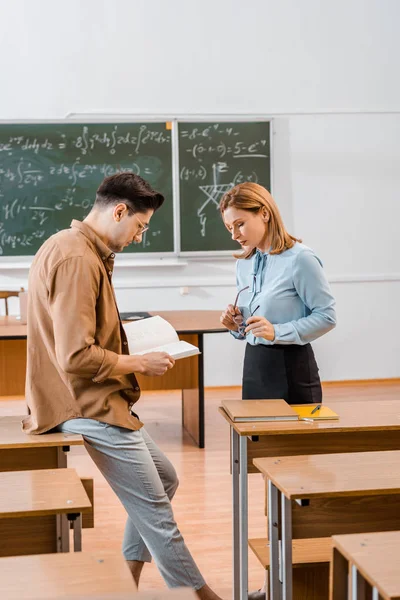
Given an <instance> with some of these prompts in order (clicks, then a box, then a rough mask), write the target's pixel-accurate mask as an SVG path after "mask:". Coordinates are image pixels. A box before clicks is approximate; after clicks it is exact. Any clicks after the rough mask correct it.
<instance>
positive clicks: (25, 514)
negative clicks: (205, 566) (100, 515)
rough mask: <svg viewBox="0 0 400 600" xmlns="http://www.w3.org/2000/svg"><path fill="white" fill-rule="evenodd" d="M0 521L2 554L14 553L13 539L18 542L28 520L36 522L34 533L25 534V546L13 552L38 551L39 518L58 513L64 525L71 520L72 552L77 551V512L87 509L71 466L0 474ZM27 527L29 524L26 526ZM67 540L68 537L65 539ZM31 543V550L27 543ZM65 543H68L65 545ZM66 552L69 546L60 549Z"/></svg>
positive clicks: (82, 488)
mask: <svg viewBox="0 0 400 600" xmlns="http://www.w3.org/2000/svg"><path fill="white" fill-rule="evenodd" d="M0 489H1V490H2V493H1V495H0V524H1V525H2V536H1V546H0V551H1V555H2V556H11V555H13V554H14V553H15V544H14V542H15V539H17V540H18V542H21V537H20V535H19V534H20V531H21V528H22V529H25V526H26V525H28V523H31V524H32V523H35V522H37V523H38V531H37V532H36V533H37V535H35V534H34V532H33V531H32V529H31V530H30V532H29V533H28V532H27V533H26V536H25V542H26V546H24V547H22V548H21V547H20V548H19V551H18V552H16V553H17V554H38V553H40V546H41V541H40V537H41V536H42V535H43V530H42V529H43V523H44V521H43V519H37V517H43V518H45V517H50V518H51V517H52V516H53V515H61V520H62V522H63V523H65V524H66V526H68V525H69V523H68V521H71V522H72V523H73V529H74V546H75V551H80V550H81V537H82V531H81V530H82V521H81V515H82V513H84V512H87V511H89V510H90V509H91V506H92V505H91V503H90V500H89V498H88V496H87V494H86V492H85V488H84V487H83V485H82V483H81V480H80V479H79V477H78V475H77V473H76V471H75V469H41V470H39V471H10V472H8V473H0ZM28 526H29V525H28ZM68 542H69V539H68ZM29 545H31V546H32V548H33V552H29V548H28V547H27V546H29ZM67 545H68V546H69V544H67ZM62 550H63V552H68V550H69V547H64V548H62Z"/></svg>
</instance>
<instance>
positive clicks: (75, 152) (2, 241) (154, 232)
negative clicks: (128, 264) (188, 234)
mask: <svg viewBox="0 0 400 600" xmlns="http://www.w3.org/2000/svg"><path fill="white" fill-rule="evenodd" d="M118 170H124V171H125V170H126V171H133V172H135V173H137V174H139V175H141V176H142V177H144V178H145V179H146V180H148V181H149V182H150V183H151V185H152V186H153V187H154V188H155V189H157V190H158V191H160V192H161V193H162V194H164V196H165V198H166V202H165V203H164V205H163V207H162V208H161V209H160V210H159V211H158V212H157V213H156V214H155V215H154V217H153V218H152V221H151V226H150V229H149V231H148V232H146V233H145V234H144V236H143V242H142V244H140V245H137V246H133V245H131V246H130V247H129V248H128V249H127V250H128V251H129V252H173V251H174V239H173V203H172V143H171V131H170V129H169V128H168V126H167V124H166V123H87V124H83V123H41V124H33V123H31V124H0V255H3V256H24V255H25V256H27V255H28V256H29V255H33V254H35V252H36V251H37V250H38V248H39V247H40V246H41V244H42V243H43V242H44V240H45V239H47V238H48V237H49V236H50V235H52V234H53V233H55V232H57V231H59V230H61V229H65V228H68V227H69V226H70V223H71V220H72V219H79V220H81V219H83V218H84V217H85V216H86V215H87V213H88V212H89V211H90V208H91V206H92V204H93V201H94V198H95V193H96V189H97V187H98V186H99V184H100V182H101V181H102V179H103V178H104V177H105V176H107V175H111V174H112V173H115V172H116V171H118Z"/></svg>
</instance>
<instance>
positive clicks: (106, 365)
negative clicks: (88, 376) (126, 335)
mask: <svg viewBox="0 0 400 600" xmlns="http://www.w3.org/2000/svg"><path fill="white" fill-rule="evenodd" d="M103 352H104V358H103V362H102V363H101V365H100V368H99V370H98V371H97V373H96V375H95V376H94V377H93V378H92V381H94V383H102V382H103V381H105V380H106V379H108V377H110V375H111V373H112V372H113V370H114V367H115V365H116V364H117V362H118V354H116V353H115V352H111V351H110V350H103Z"/></svg>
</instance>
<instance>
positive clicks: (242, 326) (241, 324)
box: [232, 285, 260, 336]
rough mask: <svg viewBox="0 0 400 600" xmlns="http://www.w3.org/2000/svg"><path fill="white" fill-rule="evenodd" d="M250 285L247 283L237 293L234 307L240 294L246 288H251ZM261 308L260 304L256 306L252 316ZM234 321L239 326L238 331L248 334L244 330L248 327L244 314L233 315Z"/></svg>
mask: <svg viewBox="0 0 400 600" xmlns="http://www.w3.org/2000/svg"><path fill="white" fill-rule="evenodd" d="M249 287H250V286H249V285H247V286H246V287H244V288H242V289H241V290H239V291H238V293H237V295H236V299H235V303H234V305H233V308H234V309H235V308H236V305H237V302H238V299H239V296H240V294H241V293H242V292H244V291H245V290H248V289H249ZM259 308H260V305H258V306H256V308H255V309H254V310H253V311H252V312H251V313H250V317H252V316H253V315H254V313H255V312H256V310H258V309H259ZM232 318H233V321H234V322H235V323H236V325H237V326H238V333H239V335H242V336H244V335H246V334H245V332H244V330H245V329H246V322H245V321H244V319H243V315H242V314H239V315H234V316H233V317H232Z"/></svg>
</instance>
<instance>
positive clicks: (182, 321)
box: [0, 310, 228, 339]
mask: <svg viewBox="0 0 400 600" xmlns="http://www.w3.org/2000/svg"><path fill="white" fill-rule="evenodd" d="M221 312H222V310H167V311H161V312H156V311H152V312H151V313H150V314H151V315H153V316H155V315H160V317H162V318H163V319H165V320H166V321H168V322H169V323H171V325H172V326H173V327H174V329H175V330H176V331H177V332H178V333H223V332H226V331H228V330H227V329H225V327H223V326H222V325H221V322H220V320H219V318H220V316H221ZM128 322H129V323H130V322H131V321H128ZM25 338H26V325H21V323H20V322H19V320H18V319H17V317H12V316H9V317H4V316H0V339H25Z"/></svg>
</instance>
